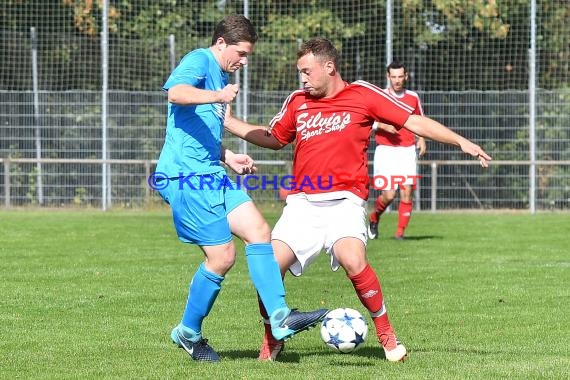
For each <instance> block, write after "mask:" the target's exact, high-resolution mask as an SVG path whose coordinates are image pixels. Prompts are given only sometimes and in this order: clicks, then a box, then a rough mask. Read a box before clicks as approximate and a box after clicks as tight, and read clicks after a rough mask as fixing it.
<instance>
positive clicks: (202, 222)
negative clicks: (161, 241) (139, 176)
mask: <svg viewBox="0 0 570 380" xmlns="http://www.w3.org/2000/svg"><path fill="white" fill-rule="evenodd" d="M159 193H160V195H161V196H162V198H163V199H164V200H165V201H166V202H167V203H168V204H169V205H170V208H171V209H172V217H173V219H174V227H175V228H176V233H177V234H178V238H179V239H180V240H181V241H183V242H185V243H192V244H197V245H200V246H209V245H219V244H225V243H227V242H229V241H230V240H231V239H232V231H231V229H230V225H229V223H228V218H227V216H228V213H230V212H231V211H232V210H234V209H235V208H236V207H238V206H239V205H241V204H242V203H245V202H249V201H251V198H250V197H249V195H247V194H246V193H245V192H244V191H243V190H242V189H238V188H237V185H236V183H235V182H234V181H232V180H231V179H230V178H229V177H228V176H227V175H226V173H225V172H222V171H221V172H218V173H214V174H204V175H195V176H192V177H188V178H179V179H171V180H170V181H169V183H168V186H166V187H165V188H164V189H162V190H159Z"/></svg>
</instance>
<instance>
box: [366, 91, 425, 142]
mask: <svg viewBox="0 0 570 380" xmlns="http://www.w3.org/2000/svg"><path fill="white" fill-rule="evenodd" d="M384 91H386V92H388V93H389V94H390V95H392V96H394V97H396V98H398V100H399V101H401V102H404V103H406V104H407V105H409V106H410V107H412V108H413V110H414V111H413V112H412V113H413V114H414V115H421V116H423V115H424V111H423V109H422V104H421V102H420V97H419V96H418V94H416V93H415V92H413V91H410V90H404V92H403V93H402V94H399V95H398V94H394V93H393V92H391V91H390V90H388V89H385V90H384ZM374 137H375V138H376V144H378V145H390V146H413V145H415V144H416V135H414V134H413V133H412V132H410V131H408V130H407V129H405V128H402V129H400V130H399V131H398V133H395V134H393V133H389V132H386V131H384V130H381V129H377V130H376V133H375V134H374Z"/></svg>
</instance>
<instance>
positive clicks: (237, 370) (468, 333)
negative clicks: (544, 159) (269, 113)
mask: <svg viewBox="0 0 570 380" xmlns="http://www.w3.org/2000/svg"><path fill="white" fill-rule="evenodd" d="M277 215H278V214H277V212H276V211H273V212H267V216H268V219H269V220H270V221H271V222H272V223H273V222H274V221H275V219H276V217H277ZM395 218H396V215H395V213H392V214H389V215H386V217H385V219H384V220H383V225H382V226H381V227H382V228H381V236H380V240H375V241H372V242H370V243H369V247H368V255H369V259H370V261H371V263H372V264H373V267H374V268H375V269H376V271H377V273H378V274H379V275H380V279H381V282H382V285H383V290H384V294H385V298H386V302H387V306H388V309H389V312H390V315H391V319H392V322H393V324H394V326H395V328H396V331H397V333H398V336H399V338H400V339H401V340H402V341H403V342H404V343H405V344H406V346H407V347H408V351H409V357H408V360H407V361H406V362H405V363H396V364H394V363H388V362H386V361H384V360H380V359H379V358H378V356H379V353H380V348H379V346H378V344H377V343H376V340H375V337H374V334H372V335H371V336H369V339H368V340H367V342H366V343H365V345H364V347H363V348H361V349H360V350H359V351H357V352H355V353H352V354H345V355H343V354H337V353H334V352H333V351H332V350H330V349H328V348H327V347H326V346H325V345H324V343H322V341H321V339H320V337H319V334H318V330H317V329H313V330H310V331H308V332H304V333H302V334H301V335H299V336H297V337H295V338H293V339H292V340H290V341H288V342H287V345H286V350H285V351H284V352H283V354H282V356H281V361H280V362H274V363H260V362H258V361H257V360H256V358H257V353H258V347H259V344H260V341H261V334H262V325H261V322H260V317H259V314H258V310H257V301H256V298H255V293H254V290H253V287H252V285H251V283H250V281H249V277H248V274H247V269H246V266H245V258H244V256H243V249H242V246H241V245H240V246H239V255H238V262H237V264H236V266H235V267H234V268H233V269H232V271H230V273H229V274H228V276H227V277H226V280H225V282H224V287H223V289H222V292H221V293H220V296H219V297H218V300H217V302H216V305H215V306H214V309H213V311H212V312H211V314H210V316H209V317H208V318H207V319H206V322H205V325H204V333H205V335H206V337H207V338H209V340H210V343H211V344H212V346H213V347H214V348H216V349H217V350H218V352H219V353H220V355H221V356H222V362H221V363H219V364H205V363H196V362H192V361H191V360H189V358H188V357H187V355H186V353H184V352H183V351H182V350H180V349H176V348H175V347H174V345H172V344H171V343H170V340H169V333H170V329H171V328H172V327H173V326H174V325H175V324H177V323H178V322H179V320H180V317H181V313H182V309H183V306H184V302H185V299H186V295H187V291H188V282H189V280H190V278H191V276H192V274H193V272H194V270H195V268H196V266H197V265H198V264H199V263H200V262H201V260H202V255H201V253H200V252H199V251H198V250H197V249H196V248H195V247H193V246H188V245H184V244H182V243H180V242H178V240H177V238H176V237H175V234H174V228H173V227H172V222H171V218H170V214H169V213H168V211H162V210H158V211H112V212H107V213H103V212H100V211H85V210H84V211H29V210H24V211H21V210H20V211H2V212H1V213H0V242H1V244H0V294H1V298H0V378H2V379H14V378H22V379H42V378H46V379H47V378H74V379H91V378H123V379H133V378H142V379H175V378H179V379H188V378H201V379H268V378H280V379H297V380H298V379H395V378H401V379H507V378H508V379H538V378H544V379H568V376H569V375H568V374H569V373H570V343H569V342H570V253H569V252H570V248H569V243H568V237H569V231H570V215H568V214H538V215H534V216H532V215H527V214H508V213H505V214H501V213H488V214H482V213H481V214H478V213H448V214H429V213H416V214H415V215H414V217H413V218H412V222H411V225H410V227H409V229H408V236H409V239H408V240H406V241H403V242H399V241H395V240H393V239H391V238H390V237H391V236H392V234H393V232H394V229H395V223H396V220H395ZM286 288H287V291H288V302H289V304H290V306H294V307H299V308H301V309H305V310H308V309H314V308H316V307H321V306H325V307H328V308H335V307H340V306H347V307H353V308H356V309H358V310H360V311H362V312H363V311H364V309H363V308H362V306H361V305H360V303H359V302H358V300H357V298H356V296H355V294H354V291H353V289H352V287H351V285H350V283H349V281H348V280H347V279H346V277H345V275H344V273H343V272H342V271H339V272H336V273H333V272H331V271H330V269H329V267H328V263H327V260H326V259H325V257H324V256H321V257H320V260H317V262H316V263H314V264H313V266H311V267H310V269H309V271H308V273H307V274H306V275H304V276H303V277H301V278H292V277H289V276H288V277H287V278H286Z"/></svg>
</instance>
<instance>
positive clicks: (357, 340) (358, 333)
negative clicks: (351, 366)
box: [321, 307, 368, 353]
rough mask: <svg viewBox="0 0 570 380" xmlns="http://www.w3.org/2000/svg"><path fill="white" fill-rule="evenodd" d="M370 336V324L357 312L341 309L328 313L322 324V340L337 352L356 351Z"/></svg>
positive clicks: (345, 308)
mask: <svg viewBox="0 0 570 380" xmlns="http://www.w3.org/2000/svg"><path fill="white" fill-rule="evenodd" d="M367 335H368V323H367V322H366V319H365V318H364V317H363V316H362V314H360V312H358V311H357V310H354V309H350V308H347V307H341V308H338V309H334V310H331V311H329V312H328V313H327V315H326V316H325V318H324V319H323V322H322V323H321V338H323V341H324V342H325V343H326V345H327V346H329V347H330V348H332V349H333V350H335V351H338V352H342V353H348V352H352V351H354V350H356V349H357V348H358V347H359V346H360V345H361V344H362V343H364V341H365V340H366V336H367Z"/></svg>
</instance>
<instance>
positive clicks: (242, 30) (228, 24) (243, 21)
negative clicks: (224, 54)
mask: <svg viewBox="0 0 570 380" xmlns="http://www.w3.org/2000/svg"><path fill="white" fill-rule="evenodd" d="M220 37H222V38H223V39H224V41H226V44H228V45H237V44H238V43H240V42H244V41H245V42H251V43H252V44H254V43H256V42H257V38H258V35H257V32H256V31H255V28H254V27H253V25H252V23H251V21H249V20H248V19H247V18H246V17H245V16H243V15H229V16H226V17H225V18H224V19H223V20H222V21H220V22H219V23H218V25H216V29H214V34H213V36H212V45H215V44H216V41H217V40H218V38H220Z"/></svg>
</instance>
